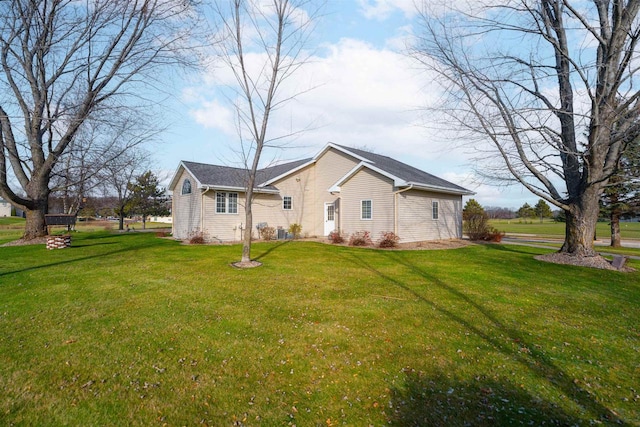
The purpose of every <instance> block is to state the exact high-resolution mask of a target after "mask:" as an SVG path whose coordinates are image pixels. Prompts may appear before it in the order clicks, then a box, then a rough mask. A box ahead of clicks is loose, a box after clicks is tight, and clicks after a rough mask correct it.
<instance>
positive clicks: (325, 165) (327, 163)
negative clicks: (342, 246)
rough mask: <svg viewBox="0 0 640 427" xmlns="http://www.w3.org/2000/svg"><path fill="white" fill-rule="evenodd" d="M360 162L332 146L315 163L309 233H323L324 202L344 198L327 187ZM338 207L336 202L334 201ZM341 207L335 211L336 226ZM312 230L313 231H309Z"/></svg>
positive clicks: (332, 201)
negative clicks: (313, 193) (332, 192)
mask: <svg viewBox="0 0 640 427" xmlns="http://www.w3.org/2000/svg"><path fill="white" fill-rule="evenodd" d="M358 163H360V162H359V161H358V160H357V159H354V158H353V157H350V156H347V155H346V154H344V153H341V152H340V151H337V150H335V149H333V148H330V149H329V150H327V152H326V153H324V155H322V156H321V157H320V158H319V159H318V160H317V161H316V163H315V168H314V173H315V195H314V200H313V207H312V211H313V216H312V217H310V218H309V219H310V222H311V224H310V225H311V226H310V229H309V233H310V234H311V235H314V236H322V235H324V204H325V203H336V201H338V200H339V199H341V198H342V199H344V196H343V195H342V194H340V193H335V194H331V193H329V188H330V187H331V186H333V185H334V184H335V183H336V182H337V181H338V180H339V179H340V178H342V177H343V176H345V175H346V173H347V172H349V171H350V170H351V169H353V167H354V166H355V165H357V164H358ZM336 207H338V203H336ZM340 209H341V207H338V211H337V212H336V228H339V229H341V228H342V224H341V221H342V213H341V212H340ZM311 230H313V231H311Z"/></svg>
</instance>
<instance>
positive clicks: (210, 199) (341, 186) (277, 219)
mask: <svg viewBox="0 0 640 427" xmlns="http://www.w3.org/2000/svg"><path fill="white" fill-rule="evenodd" d="M246 176H247V171H246V170H244V169H239V168H232V167H226V166H218V165H209V164H203V163H195V162H187V161H182V162H180V164H179V166H178V168H177V170H176V173H175V175H174V176H173V179H172V180H171V183H170V184H169V190H170V191H172V192H173V199H172V200H173V202H172V212H173V236H174V237H175V238H177V239H186V238H188V237H189V236H190V235H192V234H193V233H197V232H204V233H205V234H206V235H207V236H209V237H210V238H211V239H218V240H223V241H232V240H240V239H241V238H242V234H241V231H242V228H243V222H244V214H245V212H244V202H245V188H246V185H245V184H244V183H245V182H246ZM256 183H257V184H256V187H255V189H254V203H253V207H252V208H253V223H254V225H255V224H259V223H267V224H268V225H269V226H272V227H276V228H278V227H281V228H284V229H288V228H289V225H291V224H293V223H297V224H300V225H302V233H303V234H304V235H307V236H327V235H328V234H329V233H330V232H332V231H334V230H339V231H340V232H342V233H343V234H345V235H349V234H351V233H353V232H356V231H369V232H370V233H371V236H372V237H373V238H374V239H376V238H377V237H378V236H379V235H380V234H381V233H382V232H388V231H393V232H394V233H396V234H397V235H398V236H399V237H400V239H401V241H402V242H415V241H423V240H440V239H455V238H461V237H462V196H463V195H470V194H473V193H472V192H471V191H469V190H467V189H465V188H462V187H460V186H458V185H456V184H453V183H451V182H448V181H445V180H444V179H441V178H438V177H436V176H434V175H431V174H429V173H427V172H424V171H422V170H419V169H416V168H414V167H412V166H409V165H407V164H405V163H402V162H399V161H397V160H394V159H392V158H390V157H387V156H382V155H379V154H374V153H370V152H367V151H363V150H359V149H355V148H349V147H344V146H341V145H337V144H334V143H329V144H327V145H326V146H325V147H324V148H323V149H322V150H321V151H320V152H319V153H318V154H316V155H315V156H314V157H313V158H310V159H303V160H299V161H295V162H290V163H285V164H280V165H277V166H273V167H268V168H265V169H262V170H260V171H259V172H258V176H257V181H256Z"/></svg>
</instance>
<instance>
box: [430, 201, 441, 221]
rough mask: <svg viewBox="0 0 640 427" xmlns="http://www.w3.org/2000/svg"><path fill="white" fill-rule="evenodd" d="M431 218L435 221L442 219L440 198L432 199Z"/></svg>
mask: <svg viewBox="0 0 640 427" xmlns="http://www.w3.org/2000/svg"><path fill="white" fill-rule="evenodd" d="M431 219H432V220H434V221H437V220H439V219H440V202H439V201H438V200H432V201H431Z"/></svg>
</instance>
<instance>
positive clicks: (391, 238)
mask: <svg viewBox="0 0 640 427" xmlns="http://www.w3.org/2000/svg"><path fill="white" fill-rule="evenodd" d="M398 243H400V237H399V236H398V235H397V234H396V233H394V232H393V231H386V232H385V231H383V232H382V233H381V236H380V240H378V247H379V248H395V247H397V246H398Z"/></svg>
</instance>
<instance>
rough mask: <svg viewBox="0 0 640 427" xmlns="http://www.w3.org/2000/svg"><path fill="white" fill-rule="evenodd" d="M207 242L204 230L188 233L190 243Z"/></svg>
mask: <svg viewBox="0 0 640 427" xmlns="http://www.w3.org/2000/svg"><path fill="white" fill-rule="evenodd" d="M205 243H207V236H206V234H205V233H204V231H194V232H192V233H190V234H189V244H190V245H203V244H205Z"/></svg>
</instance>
